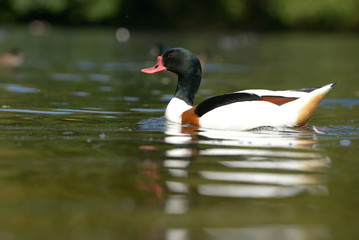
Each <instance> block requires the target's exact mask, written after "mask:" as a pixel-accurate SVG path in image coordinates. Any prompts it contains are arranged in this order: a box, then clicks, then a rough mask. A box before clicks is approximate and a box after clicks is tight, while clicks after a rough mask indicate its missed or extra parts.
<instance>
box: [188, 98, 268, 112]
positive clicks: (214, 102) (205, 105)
mask: <svg viewBox="0 0 359 240" xmlns="http://www.w3.org/2000/svg"><path fill="white" fill-rule="evenodd" d="M256 100H262V98H261V97H260V96H258V95H255V94H252V93H228V94H224V95H219V96H215V97H211V98H207V99H206V100H204V101H203V102H201V103H200V104H199V105H198V106H197V107H196V108H195V110H194V113H195V114H197V115H198V116H199V117H201V116H203V115H204V114H206V113H207V112H209V111H211V110H213V109H215V108H218V107H222V106H225V105H228V104H231V103H236V102H245V101H256Z"/></svg>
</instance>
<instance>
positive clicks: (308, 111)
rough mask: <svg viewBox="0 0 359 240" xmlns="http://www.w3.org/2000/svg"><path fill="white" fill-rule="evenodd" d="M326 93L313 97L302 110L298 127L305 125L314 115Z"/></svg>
mask: <svg viewBox="0 0 359 240" xmlns="http://www.w3.org/2000/svg"><path fill="white" fill-rule="evenodd" d="M325 94H326V92H325V93H320V94H317V95H315V96H313V97H312V99H310V101H309V102H308V103H307V104H306V105H304V106H303V107H302V109H300V111H299V114H298V119H297V125H298V126H301V125H304V124H305V123H306V122H307V121H308V120H309V118H310V117H311V116H312V115H313V113H314V111H315V110H316V109H317V107H318V105H319V103H320V101H321V100H322V99H323V98H324V96H325Z"/></svg>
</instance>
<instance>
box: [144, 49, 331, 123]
mask: <svg viewBox="0 0 359 240" xmlns="http://www.w3.org/2000/svg"><path fill="white" fill-rule="evenodd" d="M166 70H168V71H171V72H173V73H175V74H177V75H178V82H177V88H176V92H175V94H174V97H173V98H172V99H171V101H170V102H169V104H168V105H167V108H166V111H165V119H166V120H167V121H170V122H174V123H179V124H183V125H191V126H196V127H201V128H211V129H223V130H250V129H254V128H258V127H296V126H302V125H304V124H305V123H306V122H307V121H308V120H309V118H310V117H311V116H312V114H313V113H314V111H315V109H316V108H317V106H318V105H319V103H320V101H321V100H322V99H323V98H324V96H325V95H326V94H327V93H328V92H329V91H330V90H331V89H332V88H333V87H334V85H335V84H336V83H331V84H328V85H325V86H323V87H319V88H302V89H295V90H285V91H272V90H264V89H252V90H244V91H238V92H232V93H227V94H223V95H219V96H215V97H211V98H208V99H206V100H204V101H203V102H201V103H200V104H198V105H196V106H193V101H194V98H195V94H196V93H197V91H198V88H199V86H200V83H201V77H202V71H201V64H200V62H199V60H198V58H197V57H196V56H195V55H194V54H193V53H191V52H190V51H188V50H186V49H184V48H171V49H169V50H167V51H166V52H165V53H164V54H163V55H162V56H158V58H157V64H156V65H155V66H153V67H151V68H146V69H142V70H141V71H142V72H144V73H157V72H161V71H166Z"/></svg>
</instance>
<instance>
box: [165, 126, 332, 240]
mask: <svg viewBox="0 0 359 240" xmlns="http://www.w3.org/2000/svg"><path fill="white" fill-rule="evenodd" d="M165 133H166V136H165V139H164V141H165V142H166V143H167V144H170V145H172V146H173V147H171V148H170V149H168V150H166V151H165V157H166V159H165V160H164V161H163V162H162V164H163V167H164V169H165V172H166V174H167V177H166V178H165V179H164V180H165V181H164V186H163V187H164V188H165V189H167V191H166V192H167V193H166V197H165V198H164V202H163V203H164V211H165V213H166V214H167V215H168V216H169V217H170V218H171V219H173V216H176V215H182V216H183V217H185V218H186V219H188V218H191V217H192V216H194V215H195V216H197V215H196V214H197V213H200V215H202V214H204V215H206V216H208V217H204V218H202V219H201V220H199V221H201V223H200V225H199V226H200V227H199V228H193V226H192V225H191V224H190V225H189V227H188V225H186V221H184V222H183V221H182V222H180V223H177V224H176V225H175V226H176V227H174V228H171V227H169V228H167V229H166V231H165V239H166V240H189V239H198V238H201V239H253V240H256V239H269V240H271V239H273V240H274V239H283V240H286V239H288V240H289V239H291V240H292V239H330V238H331V233H330V228H329V227H328V226H326V225H325V224H323V223H321V222H320V223H318V222H312V221H311V220H308V221H306V220H304V221H303V219H302V220H301V221H298V224H296V222H295V220H296V219H297V217H298V215H301V214H302V211H303V205H302V200H303V197H305V196H308V197H310V198H311V197H314V198H318V197H320V196H326V195H328V194H329V193H328V192H329V190H328V187H327V185H326V173H327V171H328V169H329V168H330V165H331V161H330V158H329V157H328V156H326V155H325V154H324V152H323V151H322V150H320V149H318V146H319V145H320V142H319V141H320V134H318V131H317V130H316V129H311V128H303V129H258V130H255V131H247V132H231V131H218V130H205V129H193V128H190V129H188V128H183V127H181V126H176V125H172V124H167V125H166V129H165ZM201 201H205V204H204V205H203V206H202V204H196V203H199V202H201ZM299 203H300V204H299ZM310 207H313V205H311V206H310ZM198 208H200V209H198ZM201 208H204V209H205V210H203V212H202V209H201ZM273 209H275V210H274V212H273ZM273 213H274V215H273ZM249 215H250V219H252V220H253V219H255V222H256V221H257V222H262V221H263V219H267V220H266V223H265V224H258V223H257V224H253V222H251V221H249V220H248V221H247V217H248V216H249ZM211 216H215V218H214V219H213V218H212V217H211ZM219 216H227V219H223V218H221V219H220V220H219V219H218V217H219ZM268 216H271V217H269V218H267V217H268ZM302 216H305V215H302ZM286 217H287V218H286ZM231 218H233V219H231ZM304 218H305V217H304ZM176 219H177V218H176ZM303 222H305V224H301V223H303ZM299 223H300V224H299ZM181 224H182V225H181ZM179 226H182V227H179Z"/></svg>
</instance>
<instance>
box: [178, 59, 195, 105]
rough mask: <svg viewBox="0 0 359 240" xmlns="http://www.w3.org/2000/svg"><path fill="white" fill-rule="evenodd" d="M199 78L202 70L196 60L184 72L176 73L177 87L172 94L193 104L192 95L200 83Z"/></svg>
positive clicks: (193, 95)
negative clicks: (195, 62)
mask: <svg viewBox="0 0 359 240" xmlns="http://www.w3.org/2000/svg"><path fill="white" fill-rule="evenodd" d="M201 78H202V70H201V65H200V63H199V61H198V63H197V64H195V65H194V66H192V67H191V68H190V69H188V71H186V73H183V74H178V82H177V88H176V93H175V95H174V96H175V97H177V98H179V99H181V100H183V101H185V102H186V103H187V104H188V105H190V106H193V101H194V97H195V95H196V93H197V91H198V88H199V85H200V84H201Z"/></svg>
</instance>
